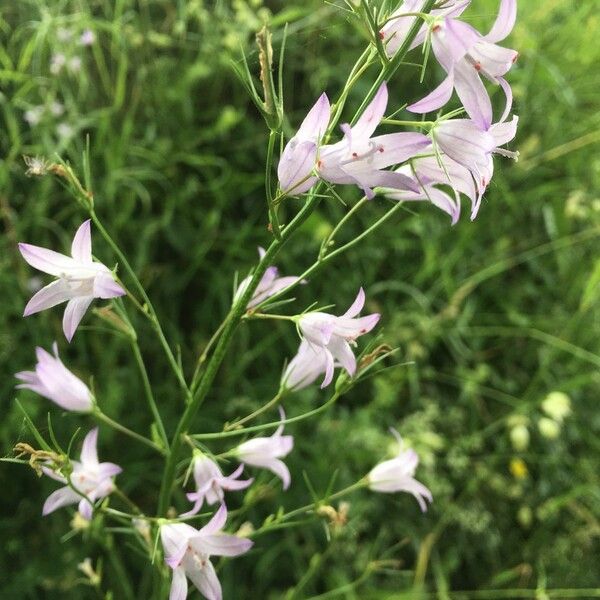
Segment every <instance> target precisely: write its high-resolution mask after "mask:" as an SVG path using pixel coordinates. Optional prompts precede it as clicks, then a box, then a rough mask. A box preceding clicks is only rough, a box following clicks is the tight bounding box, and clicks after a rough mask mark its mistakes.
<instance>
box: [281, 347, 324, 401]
mask: <svg viewBox="0 0 600 600" xmlns="http://www.w3.org/2000/svg"><path fill="white" fill-rule="evenodd" d="M327 365H328V357H327V351H326V350H324V349H323V348H321V347H320V346H316V345H314V344H311V343H310V342H309V341H307V340H302V341H301V342H300V347H299V348H298V352H297V354H296V356H294V358H292V360H290V362H289V364H288V365H287V367H286V369H285V371H284V372H283V375H282V377H281V387H282V389H285V390H289V391H290V392H297V391H298V390H301V389H304V388H305V387H308V386H309V385H311V384H313V383H314V382H315V381H316V380H317V379H318V378H319V377H320V376H321V375H324V374H325V373H326V372H327ZM322 387H324V386H322Z"/></svg>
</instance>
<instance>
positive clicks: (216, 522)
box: [199, 504, 227, 535]
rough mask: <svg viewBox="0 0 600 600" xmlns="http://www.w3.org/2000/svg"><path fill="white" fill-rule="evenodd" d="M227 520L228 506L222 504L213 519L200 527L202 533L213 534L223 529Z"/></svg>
mask: <svg viewBox="0 0 600 600" xmlns="http://www.w3.org/2000/svg"><path fill="white" fill-rule="evenodd" d="M226 521H227V507H226V506H225V504H221V506H220V507H219V510H218V511H217V512H216V513H215V514H214V515H213V516H212V518H211V520H210V521H209V522H208V523H207V524H206V525H205V526H204V527H203V528H202V529H200V532H199V534H200V535H211V534H214V533H217V532H218V531H221V529H223V527H225V523H226Z"/></svg>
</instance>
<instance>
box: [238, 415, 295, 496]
mask: <svg viewBox="0 0 600 600" xmlns="http://www.w3.org/2000/svg"><path fill="white" fill-rule="evenodd" d="M280 414H281V420H282V421H284V420H285V413H284V412H283V409H280ZM282 433H283V423H282V424H281V425H280V426H279V427H278V428H277V430H276V431H275V433H274V434H273V435H272V436H270V437H257V438H253V439H251V440H248V441H246V442H243V443H242V444H240V445H239V446H238V447H237V448H236V449H235V450H234V454H235V456H236V457H237V459H238V460H239V461H240V462H242V463H244V464H247V465H251V466H253V467H259V468H261V469H268V470H269V471H271V472H272V473H274V474H275V475H277V477H279V479H281V481H282V482H283V489H284V490H287V489H288V487H290V482H291V476H290V471H289V469H288V468H287V466H286V465H285V463H284V462H283V461H281V460H279V459H280V458H283V457H285V456H287V455H288V454H289V453H290V452H291V451H292V448H293V447H294V438H293V436H291V435H282Z"/></svg>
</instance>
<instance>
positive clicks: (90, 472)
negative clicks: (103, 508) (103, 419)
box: [42, 427, 123, 521]
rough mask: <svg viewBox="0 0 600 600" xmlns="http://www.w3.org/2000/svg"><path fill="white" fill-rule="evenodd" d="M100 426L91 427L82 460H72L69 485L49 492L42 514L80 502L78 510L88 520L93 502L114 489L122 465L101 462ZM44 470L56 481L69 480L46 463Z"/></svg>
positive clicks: (82, 450)
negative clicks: (99, 457) (99, 452)
mask: <svg viewBox="0 0 600 600" xmlns="http://www.w3.org/2000/svg"><path fill="white" fill-rule="evenodd" d="M97 443H98V428H97V427H95V428H94V429H92V430H91V431H90V432H89V433H88V434H87V435H86V436H85V439H84V440H83V446H82V448H81V457H80V458H81V459H80V461H76V460H72V461H71V467H72V468H73V471H72V473H71V474H70V476H69V482H70V485H65V487H62V488H60V489H58V490H56V491H55V492H52V494H50V496H48V498H47V500H46V502H44V508H43V509H42V514H43V515H44V516H45V515H48V514H50V513H51V512H54V511H55V510H57V509H58V508H62V507H63V506H68V505H69V504H79V507H78V509H79V514H80V515H81V516H82V517H83V518H84V519H86V520H87V521H89V520H90V519H91V518H92V512H93V509H94V506H93V504H92V503H93V502H95V501H96V500H100V499H101V498H105V497H106V496H108V495H109V494H110V493H111V492H112V491H113V490H114V489H115V486H114V483H113V479H112V478H113V477H114V476H115V475H118V474H119V473H121V471H122V470H123V469H121V467H119V465H115V464H114V463H110V462H104V463H101V462H98V451H97V448H96V447H97ZM42 470H43V471H44V474H46V475H48V477H51V478H52V479H56V481H60V482H61V483H65V484H67V483H68V482H67V479H66V477H64V476H62V475H59V474H58V473H56V472H55V471H53V470H52V469H49V468H48V467H43V468H42Z"/></svg>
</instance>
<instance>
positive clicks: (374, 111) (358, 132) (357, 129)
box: [352, 81, 388, 139]
mask: <svg viewBox="0 0 600 600" xmlns="http://www.w3.org/2000/svg"><path fill="white" fill-rule="evenodd" d="M387 103H388V90H387V84H386V83H385V81H384V82H383V83H382V84H381V86H380V87H379V89H378V90H377V93H376V94H375V97H374V98H373V100H371V102H370V104H369V105H368V106H367V107H366V108H365V111H364V112H363V114H362V115H361V116H360V118H359V119H358V121H357V122H356V125H354V126H353V127H352V136H353V137H354V138H356V139H365V138H369V137H371V134H372V133H373V132H374V131H375V129H376V128H377V125H379V123H380V121H381V119H383V115H384V114H385V109H386V107H387Z"/></svg>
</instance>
